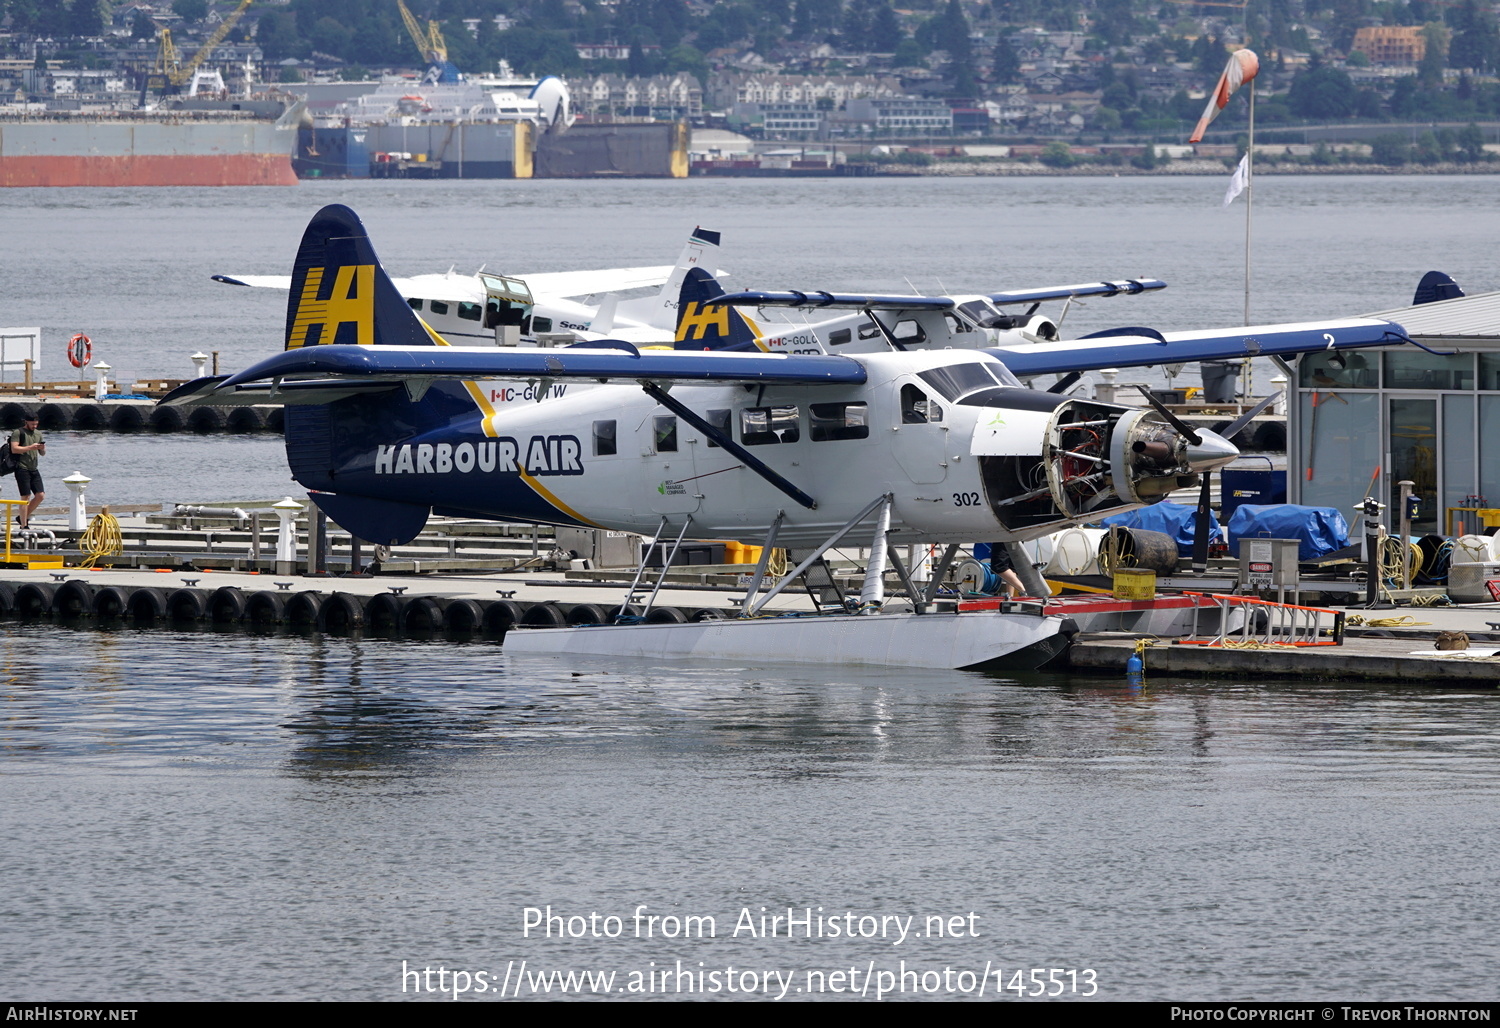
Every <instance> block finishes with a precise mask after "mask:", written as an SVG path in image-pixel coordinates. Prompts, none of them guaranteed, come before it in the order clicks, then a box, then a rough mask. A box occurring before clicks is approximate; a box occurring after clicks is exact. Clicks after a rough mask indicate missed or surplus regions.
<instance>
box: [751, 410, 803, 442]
mask: <svg viewBox="0 0 1500 1028" xmlns="http://www.w3.org/2000/svg"><path fill="white" fill-rule="evenodd" d="M799 438H801V432H800V430H799V428H798V416H797V408H796V407H746V408H745V409H744V410H742V411H740V442H742V443H744V444H745V445H746V446H760V445H763V444H765V443H795V442H796V441H797V440H798V439H799Z"/></svg>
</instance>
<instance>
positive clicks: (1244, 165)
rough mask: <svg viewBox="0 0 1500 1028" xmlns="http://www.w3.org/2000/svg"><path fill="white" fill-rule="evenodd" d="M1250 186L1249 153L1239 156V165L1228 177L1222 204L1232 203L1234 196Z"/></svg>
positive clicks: (1226, 205)
mask: <svg viewBox="0 0 1500 1028" xmlns="http://www.w3.org/2000/svg"><path fill="white" fill-rule="evenodd" d="M1248 188H1250V155H1249V154H1248V153H1247V154H1245V156H1243V157H1241V158H1240V163H1239V167H1237V168H1235V169H1234V174H1233V175H1231V176H1230V177H1229V188H1228V189H1226V190H1225V191H1224V206H1225V207H1228V206H1229V205H1230V204H1232V203H1234V198H1235V197H1237V196H1239V195H1240V194H1241V193H1243V192H1244V191H1245V190H1246V189H1248Z"/></svg>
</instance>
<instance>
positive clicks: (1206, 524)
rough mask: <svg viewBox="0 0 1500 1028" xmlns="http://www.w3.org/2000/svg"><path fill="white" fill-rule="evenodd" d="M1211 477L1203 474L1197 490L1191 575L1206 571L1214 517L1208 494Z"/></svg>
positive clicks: (1210, 472) (1209, 472) (1212, 474)
mask: <svg viewBox="0 0 1500 1028" xmlns="http://www.w3.org/2000/svg"><path fill="white" fill-rule="evenodd" d="M1213 477H1214V473H1213V472H1212V471H1205V472H1204V473H1203V488H1201V489H1199V490H1198V509H1197V510H1196V511H1194V512H1193V573H1194V574H1198V575H1201V574H1203V573H1204V572H1205V571H1207V570H1208V537H1209V532H1210V530H1211V526H1212V524H1213V516H1214V512H1213V509H1212V507H1211V506H1210V505H1209V493H1210V487H1211V485H1212V482H1213Z"/></svg>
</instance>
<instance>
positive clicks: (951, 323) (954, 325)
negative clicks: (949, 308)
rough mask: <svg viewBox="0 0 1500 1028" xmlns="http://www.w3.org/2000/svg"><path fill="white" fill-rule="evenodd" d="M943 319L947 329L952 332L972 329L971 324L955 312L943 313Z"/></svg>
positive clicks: (970, 330)
mask: <svg viewBox="0 0 1500 1028" xmlns="http://www.w3.org/2000/svg"><path fill="white" fill-rule="evenodd" d="M943 320H944V321H946V322H948V331H949V332H952V333H954V334H957V333H959V332H972V331H974V326H973V325H970V324H969V323H968V322H967V321H964V320H963V319H962V318H960V317H959V316H958V315H956V314H944V315H943Z"/></svg>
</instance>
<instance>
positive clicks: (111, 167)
mask: <svg viewBox="0 0 1500 1028" xmlns="http://www.w3.org/2000/svg"><path fill="white" fill-rule="evenodd" d="M224 106H225V107H230V106H231V105H227V104H226V105H224ZM301 117H302V107H301V105H300V104H295V105H293V106H292V107H291V108H289V109H287V110H286V111H284V112H283V113H281V114H280V115H279V116H278V117H275V118H274V119H273V118H268V117H265V116H264V115H263V113H262V112H260V111H258V110H234V109H223V110H165V111H162V110H141V111H104V112H94V111H89V112H66V111H46V112H39V113H36V114H21V115H12V116H8V117H7V116H0V186H289V185H295V184H296V182H297V176H296V174H295V173H294V172H293V170H292V150H293V148H294V146H295V145H296V138H297V125H298V122H299V121H300V119H301Z"/></svg>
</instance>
